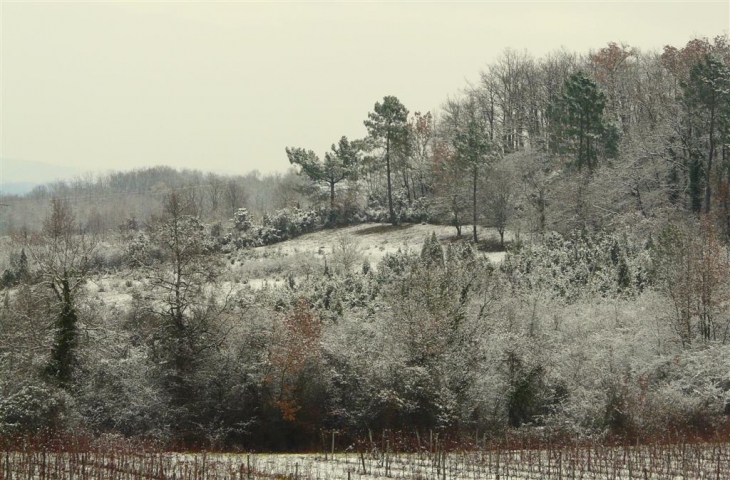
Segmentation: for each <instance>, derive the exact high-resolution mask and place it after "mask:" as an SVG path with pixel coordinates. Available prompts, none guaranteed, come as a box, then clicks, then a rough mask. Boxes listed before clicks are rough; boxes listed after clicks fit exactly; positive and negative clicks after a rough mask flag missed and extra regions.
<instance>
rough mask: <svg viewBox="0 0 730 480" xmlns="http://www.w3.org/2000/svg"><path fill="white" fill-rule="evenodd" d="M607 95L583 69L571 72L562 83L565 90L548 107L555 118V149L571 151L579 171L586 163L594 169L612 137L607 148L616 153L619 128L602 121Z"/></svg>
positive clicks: (564, 151) (563, 151) (553, 121)
mask: <svg viewBox="0 0 730 480" xmlns="http://www.w3.org/2000/svg"><path fill="white" fill-rule="evenodd" d="M605 106H606V95H605V94H604V93H603V92H602V91H601V90H600V89H599V88H598V85H596V82H594V81H593V80H592V79H591V78H590V77H588V76H587V75H586V74H585V73H583V72H577V73H575V74H573V75H571V76H570V77H569V78H568V79H567V80H566V81H565V84H564V85H563V91H562V92H561V94H560V95H558V97H557V98H556V100H555V101H554V102H553V104H552V105H551V106H550V108H549V112H548V115H549V116H550V117H551V119H552V125H553V135H554V137H555V138H554V141H553V142H552V145H553V148H555V150H557V151H558V152H559V153H572V154H574V155H575V163H576V166H577V167H578V170H581V169H582V168H583V167H584V166H586V167H588V169H589V170H593V168H595V166H596V162H597V159H598V152H599V150H601V149H602V148H603V147H604V146H605V145H604V140H609V141H608V142H605V143H608V150H609V152H610V153H615V150H616V144H617V140H616V138H615V137H616V135H617V130H615V129H609V130H608V134H607V136H606V137H604V134H606V132H607V129H606V128H605V126H604V123H603V109H604V108H605Z"/></svg>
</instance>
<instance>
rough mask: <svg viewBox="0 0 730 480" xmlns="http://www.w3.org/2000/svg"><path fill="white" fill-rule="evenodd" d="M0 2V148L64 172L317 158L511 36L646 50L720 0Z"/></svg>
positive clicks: (711, 22) (449, 90)
mask: <svg viewBox="0 0 730 480" xmlns="http://www.w3.org/2000/svg"><path fill="white" fill-rule="evenodd" d="M0 9H1V11H0V15H1V22H2V25H1V27H2V46H1V52H0V53H1V55H2V59H1V60H2V75H1V77H2V78H1V80H2V99H1V103H2V105H1V106H2V124H1V128H2V130H1V134H0V136H1V140H2V145H1V151H0V158H2V159H4V160H3V163H4V164H5V165H6V166H7V165H8V163H9V162H10V161H11V160H15V161H17V160H26V161H39V162H46V163H49V164H53V165H57V166H63V167H70V168H73V169H74V170H77V171H78V170H80V171H89V170H91V171H106V170H109V169H115V170H121V169H128V168H134V167H142V166H152V165H159V164H166V165H172V166H177V167H184V168H196V169H201V170H215V171H223V172H228V173H245V172H248V171H250V170H254V169H258V170H259V171H261V172H272V171H285V170H286V169H287V168H288V167H289V163H288V160H287V157H286V154H285V152H284V148H285V147H286V146H300V147H306V148H311V149H313V150H315V151H316V152H317V153H319V154H320V155H322V154H323V153H324V152H325V151H326V150H327V149H328V148H329V146H330V145H331V144H332V143H333V142H335V141H337V140H338V139H339V138H340V136H342V135H347V136H348V137H350V138H358V137H362V136H364V135H365V133H366V131H365V128H364V127H363V123H362V122H363V120H364V119H365V118H366V116H367V113H368V112H369V111H371V110H372V108H373V105H374V103H375V102H376V101H378V100H380V99H382V98H383V96H385V95H396V96H397V97H399V98H400V99H401V101H402V102H403V103H404V104H405V105H406V107H408V108H409V110H411V111H416V110H419V111H428V110H433V109H434V108H437V107H438V106H439V105H440V104H441V103H442V102H443V101H444V100H445V99H446V98H447V97H448V96H450V95H451V96H453V95H455V94H457V93H458V91H459V90H460V89H462V88H463V87H464V86H465V85H466V81H467V80H475V79H476V78H477V77H478V73H479V71H480V69H482V68H483V67H484V66H485V65H486V64H487V63H489V62H491V61H493V60H494V59H495V58H497V57H498V56H499V55H500V53H502V52H503V51H504V49H506V48H508V47H509V48H513V49H516V50H527V51H529V52H531V53H532V54H533V55H534V56H541V55H544V54H546V53H548V52H550V51H552V50H555V49H558V48H560V47H561V46H564V47H566V48H567V49H569V50H572V51H576V52H580V53H585V52H587V51H588V49H591V48H593V49H597V48H601V47H602V46H605V45H606V43H607V42H609V41H616V42H625V43H628V44H630V45H632V46H637V47H640V48H642V49H644V50H652V49H654V50H659V49H661V47H662V46H664V45H666V44H672V45H676V46H683V45H684V44H685V43H686V42H687V41H688V40H690V39H691V38H692V37H694V36H697V35H703V36H709V37H714V36H715V35H718V34H722V33H727V31H728V28H729V25H730V2H728V1H718V2H646V3H640V2H610V3H609V2H605V3H603V2H602V3H597V2H501V3H496V2H471V3H454V2H432V3H426V2H412V3H411V2H409V3H405V2H392V3H385V2H378V3H375V2H357V3H355V2H337V3H325V2H317V3H315V2H287V3H270V2H268V3H263V2H261V3H258V2H256V3H254V2H217V3H212V2H210V3H208V2H185V3H183V2H164V3H146V2H108V3H107V2H75V3H66V2H35V3H30V2H8V1H0ZM5 170H8V168H6V169H5ZM1 180H2V179H0V181H1ZM13 180H18V179H9V178H6V179H5V181H6V182H7V181H13Z"/></svg>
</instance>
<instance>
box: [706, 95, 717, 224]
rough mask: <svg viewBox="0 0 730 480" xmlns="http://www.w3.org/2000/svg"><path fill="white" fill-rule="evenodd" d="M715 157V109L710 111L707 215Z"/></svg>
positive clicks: (709, 205)
mask: <svg viewBox="0 0 730 480" xmlns="http://www.w3.org/2000/svg"><path fill="white" fill-rule="evenodd" d="M714 155H715V108H714V106H713V107H712V109H711V110H710V151H709V153H708V154H707V173H706V179H705V213H706V214H709V213H710V208H711V204H710V202H711V200H712V191H711V190H712V185H711V183H712V157H713V156H714Z"/></svg>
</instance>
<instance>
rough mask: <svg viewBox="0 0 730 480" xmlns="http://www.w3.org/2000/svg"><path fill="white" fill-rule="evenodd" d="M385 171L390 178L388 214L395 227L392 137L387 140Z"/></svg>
mask: <svg viewBox="0 0 730 480" xmlns="http://www.w3.org/2000/svg"><path fill="white" fill-rule="evenodd" d="M385 170H386V174H387V176H388V212H389V214H390V223H391V225H395V224H396V223H397V222H396V221H395V211H393V193H392V189H391V183H390V136H388V138H386V140H385Z"/></svg>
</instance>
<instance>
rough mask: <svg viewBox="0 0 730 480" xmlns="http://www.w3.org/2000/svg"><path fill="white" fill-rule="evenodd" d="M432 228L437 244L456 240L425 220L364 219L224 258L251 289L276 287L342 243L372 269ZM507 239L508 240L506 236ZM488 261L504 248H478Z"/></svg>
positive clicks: (332, 258) (414, 246)
mask: <svg viewBox="0 0 730 480" xmlns="http://www.w3.org/2000/svg"><path fill="white" fill-rule="evenodd" d="M432 233H435V234H436V237H437V238H438V239H439V240H440V241H441V242H442V243H444V244H445V243H449V242H453V241H455V240H456V230H455V229H454V227H451V226H444V225H428V224H403V225H397V226H393V225H390V224H382V223H367V224H362V225H355V226H350V227H342V228H337V229H328V230H321V231H318V232H314V233H308V234H305V235H302V236H300V237H297V238H294V239H292V240H288V241H286V242H282V243H277V244H274V245H267V246H263V247H257V248H253V249H251V250H250V251H247V252H246V254H245V258H240V257H239V258H233V259H231V262H228V272H229V273H230V275H231V277H232V278H233V279H236V280H239V281H243V283H245V284H247V285H249V286H251V287H252V288H264V287H278V286H281V285H283V284H284V282H285V281H286V279H287V278H288V277H289V276H292V277H294V278H295V280H296V281H301V280H303V279H306V276H307V274H308V273H309V272H312V271H314V270H315V269H321V268H323V266H324V262H325V261H327V262H328V265H330V266H333V265H335V264H336V263H337V262H338V261H340V259H341V252H342V246H343V245H346V246H347V248H348V250H349V251H350V252H351V257H352V259H354V260H355V263H354V265H353V266H354V267H355V268H357V267H359V266H360V265H362V263H363V262H364V261H365V260H367V262H368V263H369V264H370V265H371V266H372V267H373V268H375V269H377V266H378V264H379V263H380V261H381V260H382V259H383V257H384V256H385V255H386V254H393V253H396V252H397V251H398V250H401V251H415V252H420V250H421V246H422V245H423V242H424V240H425V239H426V237H427V236H430V235H431V234H432ZM470 235H471V227H470V226H464V227H463V229H462V237H463V238H465V239H469V238H470ZM478 235H479V237H480V239H486V238H491V239H492V240H493V241H495V242H496V241H498V238H499V236H498V234H497V232H496V231H495V230H494V229H487V228H483V227H479V230H478ZM507 239H511V237H510V236H508V237H507ZM482 255H485V256H487V257H488V258H489V259H490V260H491V261H493V262H501V261H502V259H503V258H504V255H505V253H504V252H489V253H482Z"/></svg>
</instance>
